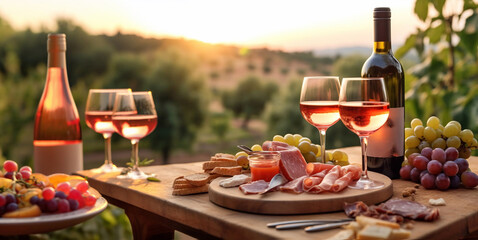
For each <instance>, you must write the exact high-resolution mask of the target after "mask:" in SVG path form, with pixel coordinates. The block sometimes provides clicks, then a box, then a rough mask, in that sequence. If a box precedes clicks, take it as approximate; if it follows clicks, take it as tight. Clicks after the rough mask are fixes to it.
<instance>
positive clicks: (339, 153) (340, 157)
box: [332, 150, 349, 161]
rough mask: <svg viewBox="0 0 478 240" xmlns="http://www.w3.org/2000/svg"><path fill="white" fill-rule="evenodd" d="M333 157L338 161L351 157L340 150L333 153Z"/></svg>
mask: <svg viewBox="0 0 478 240" xmlns="http://www.w3.org/2000/svg"><path fill="white" fill-rule="evenodd" d="M332 159H333V160H336V161H347V160H348V159H349V157H348V156H347V153H345V152H342V151H340V150H335V151H334V152H333V153H332Z"/></svg>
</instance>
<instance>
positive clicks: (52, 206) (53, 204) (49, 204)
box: [46, 198, 58, 212]
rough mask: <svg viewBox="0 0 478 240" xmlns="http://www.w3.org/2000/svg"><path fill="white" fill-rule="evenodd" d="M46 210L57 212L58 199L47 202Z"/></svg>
mask: <svg viewBox="0 0 478 240" xmlns="http://www.w3.org/2000/svg"><path fill="white" fill-rule="evenodd" d="M46 208H47V210H48V212H56V210H58V198H53V199H51V200H46Z"/></svg>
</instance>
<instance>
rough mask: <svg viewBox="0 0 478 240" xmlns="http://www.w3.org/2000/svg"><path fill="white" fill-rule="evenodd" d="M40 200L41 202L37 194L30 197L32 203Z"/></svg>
mask: <svg viewBox="0 0 478 240" xmlns="http://www.w3.org/2000/svg"><path fill="white" fill-rule="evenodd" d="M39 202H40V198H39V197H38V196H37V195H35V196H33V197H31V198H30V203H31V204H38V203H39Z"/></svg>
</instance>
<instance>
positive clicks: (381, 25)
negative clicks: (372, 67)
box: [373, 18, 392, 53]
mask: <svg viewBox="0 0 478 240" xmlns="http://www.w3.org/2000/svg"><path fill="white" fill-rule="evenodd" d="M390 32H391V31H390V18H375V19H374V43H373V51H374V52H377V53H387V52H390V51H391V50H392V41H391V40H390V39H391V33H390Z"/></svg>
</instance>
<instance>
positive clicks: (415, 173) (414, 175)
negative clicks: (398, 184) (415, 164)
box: [410, 168, 421, 183]
mask: <svg viewBox="0 0 478 240" xmlns="http://www.w3.org/2000/svg"><path fill="white" fill-rule="evenodd" d="M420 172H421V171H420V170H418V169H417V168H412V170H410V179H411V180H412V181H414V182H416V183H419V182H420Z"/></svg>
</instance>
